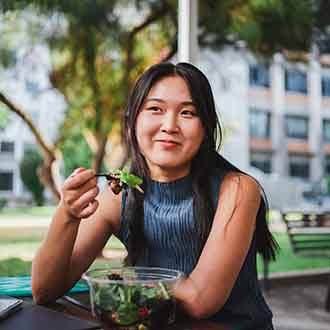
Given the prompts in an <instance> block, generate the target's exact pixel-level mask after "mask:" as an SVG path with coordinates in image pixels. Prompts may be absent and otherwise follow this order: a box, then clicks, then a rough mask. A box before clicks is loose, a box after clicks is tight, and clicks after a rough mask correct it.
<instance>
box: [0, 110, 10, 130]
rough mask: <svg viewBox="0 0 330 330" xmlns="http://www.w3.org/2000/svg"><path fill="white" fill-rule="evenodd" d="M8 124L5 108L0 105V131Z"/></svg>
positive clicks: (7, 113) (7, 114)
mask: <svg viewBox="0 0 330 330" xmlns="http://www.w3.org/2000/svg"><path fill="white" fill-rule="evenodd" d="M8 122H9V112H8V110H7V109H6V108H4V107H2V106H1V105H0V130H3V129H5V128H6V126H7V125H8Z"/></svg>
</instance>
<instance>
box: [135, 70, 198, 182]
mask: <svg viewBox="0 0 330 330" xmlns="http://www.w3.org/2000/svg"><path fill="white" fill-rule="evenodd" d="M135 129H136V137H137V141H138V145H139V148H140V151H141V153H142V155H143V156H144V157H145V160H146V162H147V164H148V167H149V170H150V173H151V177H152V179H155V180H159V181H166V180H174V179H176V178H180V177H182V176H184V175H186V174H188V173H189V170H190V162H191V160H192V159H193V157H194V156H195V155H196V153H197V152H198V149H199V147H200V145H201V143H202V141H203V138H204V128H203V125H202V122H201V120H200V118H199V116H198V115H197V109H196V107H195V105H194V103H193V101H192V98H191V95H190V92H189V89H188V86H187V85H186V83H185V81H184V80H183V79H182V78H181V77H178V76H170V77H166V78H163V79H161V80H159V81H158V82H157V83H155V85H154V86H153V87H152V88H151V90H150V92H149V94H148V95H147V97H146V99H145V101H144V104H143V105H142V108H141V109H140V112H139V114H138V116H137V120H136V127H135Z"/></svg>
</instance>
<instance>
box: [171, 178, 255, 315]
mask: <svg viewBox="0 0 330 330" xmlns="http://www.w3.org/2000/svg"><path fill="white" fill-rule="evenodd" d="M260 200H261V195H260V190H259V186H258V184H257V183H256V181H254V180H253V179H252V178H250V177H249V176H247V175H242V174H238V173H229V174H228V175H227V176H226V177H225V179H224V182H223V184H222V186H221V189H220V192H219V202H218V206H217V210H216V214H215V217H214V221H213V224H212V228H211V232H210V235H209V237H208V239H207V241H206V244H205V246H204V248H203V251H202V254H201V256H200V258H199V260H198V263H197V265H196V267H195V269H194V270H193V271H192V273H191V274H190V275H189V276H188V277H187V278H186V279H184V280H182V281H181V282H180V283H179V284H178V286H176V288H175V291H174V292H175V296H176V297H177V299H178V300H179V302H180V303H181V305H182V307H183V309H184V310H185V311H186V312H187V313H188V314H190V315H191V316H193V317H195V318H205V317H208V316H210V315H212V314H214V313H215V312H217V311H218V310H220V309H221V308H222V306H223V305H224V303H225V302H226V300H227V299H228V297H229V295H230V292H231V290H232V288H233V286H234V284H235V281H236V279H237V277H238V274H239V272H240V269H241V267H242V265H243V263H244V260H245V258H246V255H247V253H248V250H249V247H250V244H251V241H252V237H253V233H254V230H255V224H256V215H257V212H258V208H259V204H260Z"/></svg>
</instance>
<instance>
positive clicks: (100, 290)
mask: <svg viewBox="0 0 330 330" xmlns="http://www.w3.org/2000/svg"><path fill="white" fill-rule="evenodd" d="M182 276H183V274H182V273H181V272H179V271H176V270H171V269H165V268H150V267H111V268H97V269H93V270H90V271H87V272H86V273H84V275H83V279H84V280H86V281H87V283H88V285H89V288H90V300H91V306H92V313H93V315H95V316H96V317H97V318H99V319H100V320H101V321H102V322H104V323H106V324H107V325H110V326H116V327H119V328H120V327H124V328H125V329H132V330H133V329H138V330H140V329H143V330H146V329H148V330H150V329H157V330H158V329H162V328H164V327H166V325H168V324H170V323H172V322H174V320H175V307H176V302H175V299H174V297H173V295H172V288H173V285H174V284H175V283H176V282H177V281H178V280H180V278H182Z"/></svg>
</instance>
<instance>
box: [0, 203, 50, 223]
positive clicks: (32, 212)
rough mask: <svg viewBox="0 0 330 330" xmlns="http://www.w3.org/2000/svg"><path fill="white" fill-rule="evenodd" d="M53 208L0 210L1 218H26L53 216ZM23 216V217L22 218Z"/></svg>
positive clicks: (7, 208)
mask: <svg viewBox="0 0 330 330" xmlns="http://www.w3.org/2000/svg"><path fill="white" fill-rule="evenodd" d="M54 210H55V206H41V207H40V206H39V207H20V208H9V207H5V208H3V209H2V210H0V221H1V218H22V219H24V217H26V216H28V217H36V218H39V217H51V216H52V215H53V214H54ZM23 215H24V217H23Z"/></svg>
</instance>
